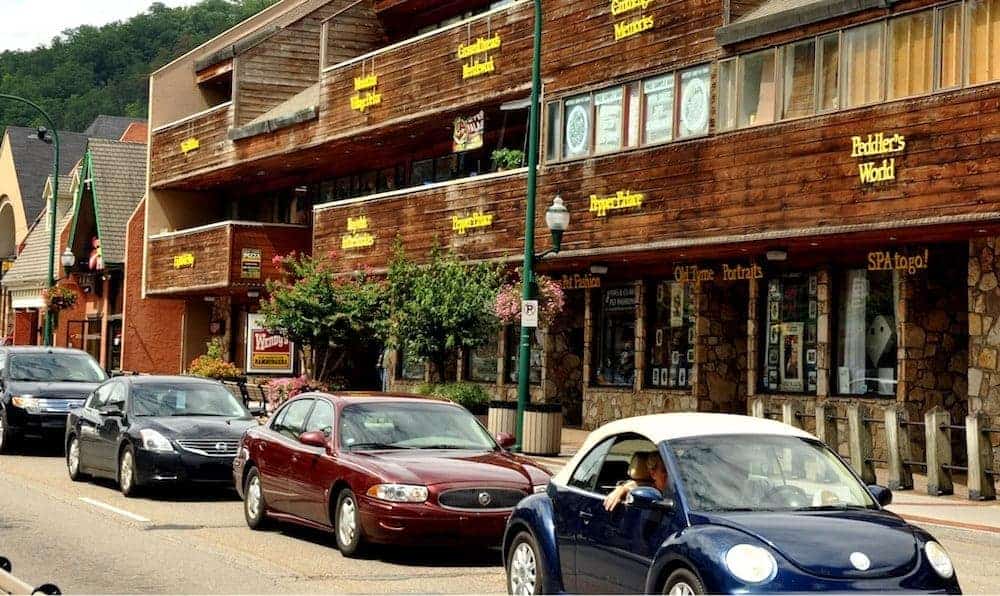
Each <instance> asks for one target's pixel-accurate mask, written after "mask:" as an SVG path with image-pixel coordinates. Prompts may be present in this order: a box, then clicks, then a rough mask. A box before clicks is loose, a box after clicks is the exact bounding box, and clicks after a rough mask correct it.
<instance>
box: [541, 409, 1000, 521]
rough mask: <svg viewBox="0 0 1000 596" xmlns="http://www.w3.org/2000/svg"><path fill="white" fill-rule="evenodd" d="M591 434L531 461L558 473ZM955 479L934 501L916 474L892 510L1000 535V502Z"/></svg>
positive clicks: (577, 433)
mask: <svg viewBox="0 0 1000 596" xmlns="http://www.w3.org/2000/svg"><path fill="white" fill-rule="evenodd" d="M588 434H590V433H589V431H585V430H580V429H578V428H566V427H564V428H563V431H562V449H561V451H560V453H559V455H558V456H550V457H533V456H532V457H531V459H534V460H536V461H538V462H539V463H541V464H542V465H544V466H546V467H547V468H548V469H549V470H550V471H551V472H552V473H556V472H558V471H559V470H560V468H562V467H563V466H564V465H566V463H567V462H569V460H570V458H571V457H572V456H573V454H575V453H576V452H577V450H579V449H580V446H581V445H583V441H584V440H585V439H586V438H587V435H588ZM876 476H877V477H878V480H879V483H881V484H885V481H886V470H877V471H876ZM960 480H961V478H956V479H955V494H954V495H949V496H944V497H932V496H929V495H928V494H927V481H926V478H925V477H924V476H923V475H917V474H914V476H913V484H914V488H913V490H907V491H894V492H893V503H892V505H890V506H889V507H888V509H889V510H890V511H893V512H895V513H897V514H898V515H900V516H902V517H903V518H905V519H906V520H907V521H910V522H913V523H915V524H929V525H936V526H945V527H949V528H957V529H962V530H977V531H981V532H991V533H994V534H998V535H1000V502H998V501H970V500H968V494H969V492H968V489H967V488H966V486H965V485H964V484H960V483H959V481H960Z"/></svg>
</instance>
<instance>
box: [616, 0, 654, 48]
mask: <svg viewBox="0 0 1000 596" xmlns="http://www.w3.org/2000/svg"><path fill="white" fill-rule="evenodd" d="M652 3H653V0H611V16H613V17H615V18H616V22H615V25H614V30H615V41H621V40H623V39H627V38H629V37H633V36H635V35H639V34H640V33H643V32H645V31H649V30H650V29H652V28H653V25H654V24H655V22H654V20H653V17H652V16H649V15H644V14H642V11H644V10H646V9H647V8H649V6H650V5H651V4H652ZM636 13H638V14H636ZM622 15H626V16H624V17H623V18H622V19H621V20H617V19H618V17H622Z"/></svg>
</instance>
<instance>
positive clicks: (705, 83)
mask: <svg viewBox="0 0 1000 596" xmlns="http://www.w3.org/2000/svg"><path fill="white" fill-rule="evenodd" d="M710 79H711V73H710V70H709V67H708V66H699V67H697V68H692V69H689V70H686V71H684V72H682V73H681V87H680V90H681V100H680V135H679V136H681V137H689V136H694V135H702V134H706V133H707V132H708V118H709V112H710V111H711V108H710V106H711V102H710V95H709V93H710V92H709V87H710Z"/></svg>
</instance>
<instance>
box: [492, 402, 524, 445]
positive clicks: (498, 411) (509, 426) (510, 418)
mask: <svg viewBox="0 0 1000 596" xmlns="http://www.w3.org/2000/svg"><path fill="white" fill-rule="evenodd" d="M516 425H517V402H513V401H491V402H490V409H489V413H488V414H487V420H486V428H487V429H488V430H489V431H490V434H491V435H493V436H494V437H495V436H497V435H498V434H500V433H510V434H514V430H515V426H516Z"/></svg>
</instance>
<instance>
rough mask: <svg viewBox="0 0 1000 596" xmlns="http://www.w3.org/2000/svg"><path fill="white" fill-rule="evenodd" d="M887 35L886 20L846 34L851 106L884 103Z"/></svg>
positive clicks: (847, 98)
mask: <svg viewBox="0 0 1000 596" xmlns="http://www.w3.org/2000/svg"><path fill="white" fill-rule="evenodd" d="M884 35H885V23H884V21H883V22H878V23H872V24H871V25H865V26H864V27H855V28H854V29H848V30H846V31H844V72H845V81H846V89H845V93H844V99H845V100H846V105H847V107H854V106H863V105H866V104H870V103H875V102H877V101H882V95H883V93H882V77H883V71H882V64H883V62H884V61H883V51H882V50H883V39H884Z"/></svg>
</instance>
